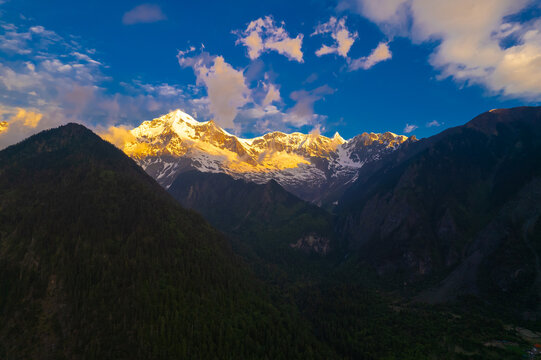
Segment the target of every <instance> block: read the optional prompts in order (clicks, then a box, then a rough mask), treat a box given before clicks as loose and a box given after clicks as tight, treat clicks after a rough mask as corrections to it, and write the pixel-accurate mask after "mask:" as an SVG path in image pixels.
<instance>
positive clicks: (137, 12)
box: [122, 4, 167, 25]
mask: <svg viewBox="0 0 541 360" xmlns="http://www.w3.org/2000/svg"><path fill="white" fill-rule="evenodd" d="M166 19H167V17H166V16H165V14H164V13H163V12H162V9H161V7H160V6H159V5H156V4H142V5H139V6H136V7H134V8H133V9H131V10H130V11H128V12H126V13H125V14H124V16H122V23H123V24H124V25H134V24H142V23H154V22H158V21H162V20H166Z"/></svg>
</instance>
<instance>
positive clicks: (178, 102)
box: [0, 23, 201, 149]
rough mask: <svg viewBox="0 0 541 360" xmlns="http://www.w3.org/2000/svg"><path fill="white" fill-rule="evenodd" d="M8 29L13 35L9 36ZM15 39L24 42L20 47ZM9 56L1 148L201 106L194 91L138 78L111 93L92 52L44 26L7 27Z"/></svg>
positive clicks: (0, 77)
mask: <svg viewBox="0 0 541 360" xmlns="http://www.w3.org/2000/svg"><path fill="white" fill-rule="evenodd" d="M2 30H3V31H4V32H3V33H2ZM6 31H7V32H11V33H12V34H11V35H9V36H5V35H6ZM25 34H30V36H27V35H25ZM3 35H4V36H3ZM13 38H18V39H21V38H22V39H25V41H24V42H21V43H18V44H16V43H13V42H11V40H10V39H13ZM5 42H8V43H9V44H10V45H9V46H8V47H6V46H4V45H5ZM16 46H22V47H23V48H24V49H28V51H18V48H17V47H16ZM6 53H9V54H13V53H16V54H17V56H16V57H7V59H8V60H6V61H3V62H1V63H0V123H2V126H1V128H2V130H1V131H0V149H2V148H4V147H5V146H8V145H11V144H13V143H16V142H18V141H20V140H22V139H23V138H25V137H27V136H29V135H31V134H33V133H36V132H38V131H41V130H43V129H46V128H50V127H55V126H58V125H61V124H65V123H67V122H79V123H83V124H85V125H86V126H88V127H90V128H96V126H98V125H101V126H110V125H112V124H118V123H128V124H138V123H140V122H141V121H143V120H148V119H149V118H152V117H154V116H156V115H161V114H163V113H165V112H168V111H170V110H173V109H176V108H179V107H182V108H183V109H185V110H186V111H191V112H196V111H197V110H198V109H200V108H201V106H200V105H199V104H197V103H195V102H192V101H191V96H192V91H193V90H192V89H191V88H190V87H187V88H186V89H181V88H180V87H179V86H176V85H171V84H166V83H161V84H146V83H143V82H142V81H140V80H135V81H133V82H132V83H130V84H121V85H122V86H123V87H124V90H123V91H122V93H118V92H110V91H107V90H106V89H105V88H104V87H103V86H104V85H108V84H110V83H111V80H112V79H110V78H109V77H108V76H106V75H105V74H104V69H105V68H106V67H105V65H103V64H102V63H101V62H100V61H97V60H95V59H93V53H94V51H92V50H88V49H85V48H84V47H83V46H81V45H80V44H78V43H76V42H74V41H73V39H69V40H65V39H64V38H62V37H61V36H59V35H57V34H56V33H54V32H52V31H50V30H47V29H45V28H44V27H42V26H33V27H30V28H18V27H17V26H15V25H12V24H5V23H3V24H2V27H1V29H0V54H6Z"/></svg>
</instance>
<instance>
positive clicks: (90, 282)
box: [0, 124, 332, 359]
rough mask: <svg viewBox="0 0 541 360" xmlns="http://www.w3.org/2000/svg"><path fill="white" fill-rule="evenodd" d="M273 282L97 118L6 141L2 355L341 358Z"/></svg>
mask: <svg viewBox="0 0 541 360" xmlns="http://www.w3.org/2000/svg"><path fill="white" fill-rule="evenodd" d="M265 291H266V289H265V288H264V287H262V285H260V284H259V283H258V282H257V281H256V280H255V279H254V277H253V276H252V275H251V274H250V272H249V271H248V270H247V268H246V267H245V266H244V265H243V264H242V263H241V262H240V261H239V260H237V258H236V257H235V256H234V255H233V254H232V252H231V250H230V248H229V246H228V244H227V242H226V241H225V240H224V239H223V238H222V236H221V235H220V234H219V233H217V232H216V231H215V230H213V229H212V228H211V227H210V226H209V225H208V224H207V223H206V222H205V221H204V220H203V219H202V218H201V217H200V216H199V215H196V214H195V213H193V212H191V211H187V210H184V209H182V208H181V207H180V206H179V205H178V204H177V203H176V201H175V200H174V199H172V198H171V197H170V195H168V194H167V193H166V192H165V191H164V190H163V188H161V187H160V186H159V185H158V184H157V183H156V182H155V181H154V180H153V179H151V178H150V177H149V176H148V175H147V174H145V172H144V171H143V170H142V169H140V168H139V167H138V166H137V165H136V164H135V163H134V162H133V161H132V160H131V159H129V158H128V157H126V156H125V155H124V154H123V153H122V152H121V151H119V150H118V149H116V148H115V147H114V146H113V145H111V144H108V143H106V142H104V141H103V140H101V139H100V138H99V137H98V136H96V135H94V134H93V133H92V132H90V131H89V130H87V129H86V128H84V127H82V126H80V125H75V124H69V125H66V126H63V127H60V128H58V129H53V130H48V131H45V132H42V133H40V134H38V135H35V136H33V137H31V138H29V139H27V140H25V141H23V142H21V143H19V144H17V145H14V146H11V147H9V148H7V149H5V150H3V151H1V152H0V357H2V358H6V359H10V358H39V359H49V358H51V359H53V358H54V359H60V358H69V359H77V358H130V359H132V358H193V357H197V358H210V357H215V356H219V357H221V358H254V357H257V358H262V357H264V356H271V357H273V358H275V357H276V358H291V357H293V358H294V357H301V358H305V357H314V355H313V354H311V351H312V350H313V349H317V350H315V352H316V354H320V355H321V357H328V356H331V357H332V354H329V353H327V352H326V350H325V347H320V346H318V344H317V342H316V341H315V340H313V337H312V336H311V335H310V334H309V333H308V330H307V329H306V328H305V327H303V325H302V323H300V322H298V319H297V318H296V315H295V313H296V312H295V311H294V310H292V309H291V308H288V307H285V306H286V305H280V306H284V307H283V308H279V307H276V306H274V305H272V303H271V302H270V300H269V299H268V296H267V295H266V294H265ZM291 334H295V335H294V336H291ZM325 354H326V355H325ZM316 357H317V356H316Z"/></svg>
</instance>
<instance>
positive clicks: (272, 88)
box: [262, 82, 282, 106]
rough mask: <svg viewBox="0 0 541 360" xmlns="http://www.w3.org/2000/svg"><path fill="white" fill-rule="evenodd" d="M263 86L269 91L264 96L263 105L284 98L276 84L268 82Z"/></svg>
mask: <svg viewBox="0 0 541 360" xmlns="http://www.w3.org/2000/svg"><path fill="white" fill-rule="evenodd" d="M263 87H264V89H265V90H266V92H267V93H266V95H265V97H264V98H263V102H262V105H263V106H267V105H270V104H272V103H273V102H280V101H281V100H282V97H281V96H280V90H279V89H278V87H277V86H276V85H274V84H272V83H269V82H267V83H265V84H264V86H263Z"/></svg>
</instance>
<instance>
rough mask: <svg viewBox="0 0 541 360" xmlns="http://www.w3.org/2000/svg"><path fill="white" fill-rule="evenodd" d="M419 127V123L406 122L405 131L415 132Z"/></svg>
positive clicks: (406, 132) (407, 132)
mask: <svg viewBox="0 0 541 360" xmlns="http://www.w3.org/2000/svg"><path fill="white" fill-rule="evenodd" d="M418 128H419V127H418V126H417V125H413V124H412V125H410V124H406V126H405V127H404V133H405V134H409V133H411V132H413V131H414V130H415V129H418Z"/></svg>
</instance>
